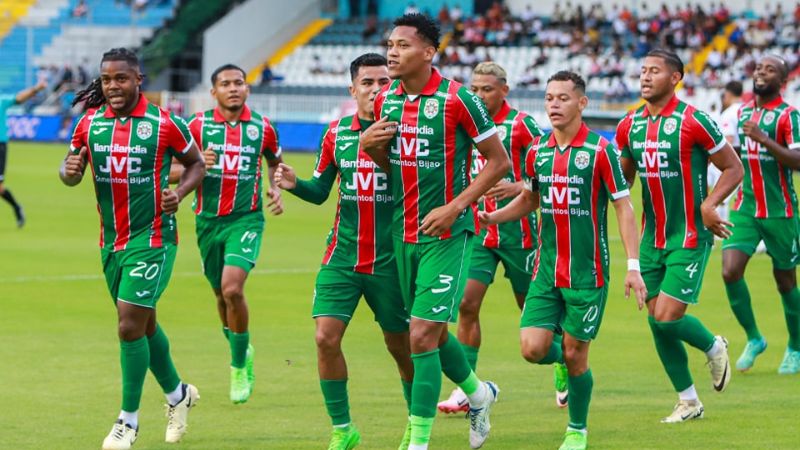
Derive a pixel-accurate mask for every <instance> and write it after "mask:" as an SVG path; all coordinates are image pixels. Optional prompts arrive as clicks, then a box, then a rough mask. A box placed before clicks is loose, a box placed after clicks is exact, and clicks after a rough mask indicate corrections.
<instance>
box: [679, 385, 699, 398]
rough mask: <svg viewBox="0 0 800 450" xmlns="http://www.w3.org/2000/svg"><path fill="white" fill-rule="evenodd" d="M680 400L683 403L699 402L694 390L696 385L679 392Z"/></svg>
mask: <svg viewBox="0 0 800 450" xmlns="http://www.w3.org/2000/svg"><path fill="white" fill-rule="evenodd" d="M678 398H680V399H681V400H683V401H691V400H697V391H696V390H695V389H694V385H691V386H689V387H688V388H686V389H684V390H682V391H680V392H678Z"/></svg>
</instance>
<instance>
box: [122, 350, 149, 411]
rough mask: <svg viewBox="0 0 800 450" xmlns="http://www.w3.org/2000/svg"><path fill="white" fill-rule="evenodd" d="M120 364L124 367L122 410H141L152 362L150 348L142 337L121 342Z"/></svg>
mask: <svg viewBox="0 0 800 450" xmlns="http://www.w3.org/2000/svg"><path fill="white" fill-rule="evenodd" d="M119 350H120V353H119V362H120V365H121V366H122V408H121V409H122V410H123V411H128V412H135V411H138V410H139V402H140V401H141V400H142V387H144V377H145V375H147V366H148V365H149V362H150V347H149V346H148V345H147V338H145V337H144V336H142V337H141V338H139V339H136V340H135V341H119Z"/></svg>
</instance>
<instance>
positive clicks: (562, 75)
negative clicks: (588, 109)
mask: <svg viewBox="0 0 800 450" xmlns="http://www.w3.org/2000/svg"><path fill="white" fill-rule="evenodd" d="M551 81H572V83H573V84H575V88H574V89H575V90H576V91H578V92H580V93H581V95H583V94H586V81H584V79H583V77H582V76H580V75H578V74H577V73H575V72H573V71H571V70H559V71H558V72H556V73H554V74H553V75H552V76H551V77H550V78H548V79H547V84H550V82H551Z"/></svg>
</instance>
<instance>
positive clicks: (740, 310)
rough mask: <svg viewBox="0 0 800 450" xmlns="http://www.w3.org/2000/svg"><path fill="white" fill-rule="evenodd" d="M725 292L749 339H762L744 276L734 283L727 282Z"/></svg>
mask: <svg viewBox="0 0 800 450" xmlns="http://www.w3.org/2000/svg"><path fill="white" fill-rule="evenodd" d="M725 292H727V293H728V301H729V302H730V304H731V309H732V310H733V315H734V316H736V320H738V321H739V325H741V326H742V328H744V332H745V333H747V339H748V340H755V339H761V333H760V332H759V331H758V326H757V325H756V316H755V315H754V314H753V307H752V306H751V304H750V291H749V290H748V289H747V283H746V282H745V281H744V278H742V279H741V280H739V281H734V282H733V283H725Z"/></svg>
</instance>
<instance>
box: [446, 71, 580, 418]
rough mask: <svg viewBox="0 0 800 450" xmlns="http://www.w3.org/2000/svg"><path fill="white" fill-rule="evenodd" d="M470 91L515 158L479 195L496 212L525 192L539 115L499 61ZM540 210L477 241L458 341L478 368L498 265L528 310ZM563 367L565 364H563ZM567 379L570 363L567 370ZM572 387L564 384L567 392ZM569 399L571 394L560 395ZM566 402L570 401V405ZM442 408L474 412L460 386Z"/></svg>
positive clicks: (477, 163) (481, 206) (477, 158)
mask: <svg viewBox="0 0 800 450" xmlns="http://www.w3.org/2000/svg"><path fill="white" fill-rule="evenodd" d="M470 90H472V92H474V93H475V95H477V96H478V97H480V98H481V100H483V102H484V103H485V104H486V109H487V110H488V112H489V114H490V115H491V116H492V118H493V121H494V124H495V126H496V127H497V132H498V134H499V136H500V139H501V141H502V142H503V147H505V149H506V152H507V153H508V156H509V157H510V158H511V170H509V171H508V173H507V174H506V175H505V176H504V177H503V178H502V179H501V180H500V182H499V183H497V185H495V186H494V187H492V188H491V189H489V191H488V192H486V194H484V196H483V197H482V198H481V199H479V200H478V210H479V211H487V212H491V211H495V210H497V209H500V208H502V207H503V206H505V205H507V204H508V203H509V202H510V201H511V199H513V198H514V197H516V196H517V194H519V193H520V192H521V191H522V184H523V182H522V161H523V159H524V156H525V149H526V148H527V146H528V145H529V144H530V143H531V141H533V138H535V137H536V136H541V134H542V132H541V131H540V130H539V125H538V124H537V123H536V121H535V120H534V119H533V117H531V116H529V115H527V114H525V113H524V112H521V111H518V110H516V109H513V108H512V107H511V105H509V104H508V102H507V101H506V96H507V95H508V91H509V87H508V84H507V75H506V71H505V70H504V69H503V68H502V67H501V66H500V65H499V64H497V63H494V62H483V63H480V64H478V65H477V66H476V67H475V69H474V70H473V71H472V80H471V82H470ZM485 163H486V160H485V159H484V158H483V156H481V154H480V153H479V152H478V151H477V150H475V151H473V154H472V170H471V175H472V176H473V177H475V176H477V175H478V174H479V173H480V171H481V168H482V167H483V165H484V164H485ZM535 224H536V215H534V214H530V215H527V216H525V217H522V218H521V219H520V220H519V221H516V222H514V223H508V224H502V225H492V226H489V227H481V229H480V233H479V234H478V235H477V236H476V238H475V239H474V240H473V248H472V259H471V261H470V267H469V272H468V280H467V285H466V288H465V289H464V298H463V299H462V300H461V306H460V307H459V317H458V341H459V342H460V343H461V346H462V348H463V349H464V354H465V355H466V356H467V361H469V365H470V367H471V368H472V370H477V369H476V366H477V363H478V350H479V348H480V346H481V325H480V320H479V316H478V315H479V313H480V309H481V304H482V303H483V297H484V296H485V295H486V291H487V289H488V288H489V285H490V284H492V282H493V281H494V274H495V272H496V271H497V265H498V264H499V263H500V262H502V263H503V266H504V267H505V276H506V278H508V279H509V281H510V282H511V289H512V290H513V292H514V297H515V298H516V300H517V305H518V306H519V307H520V309H522V305H523V304H524V303H525V294H526V293H527V292H528V284H529V283H530V279H531V267H532V262H533V256H534V247H535V244H536V235H535V234H534V233H535V232H536V231H535V230H536V225H535ZM561 367H562V368H563V365H562V366H561ZM563 374H564V377H563V380H564V382H566V368H564V370H563ZM565 389H566V388H564V389H562V391H564V390H565ZM559 398H562V399H563V400H566V398H565V397H559ZM564 406H566V404H564ZM438 408H439V411H442V412H445V413H455V412H459V411H464V412H466V411H468V410H469V402H468V401H467V396H466V395H465V394H464V392H463V391H462V390H461V389H459V388H456V389H454V390H453V392H452V394H450V398H448V399H447V400H445V401H442V402H440V403H439V404H438Z"/></svg>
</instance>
